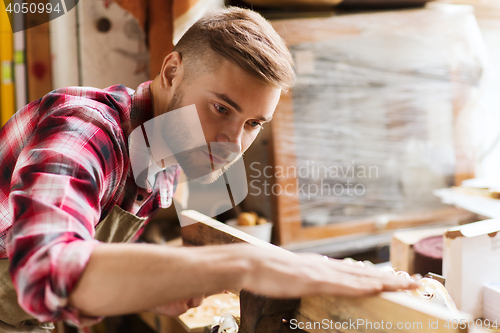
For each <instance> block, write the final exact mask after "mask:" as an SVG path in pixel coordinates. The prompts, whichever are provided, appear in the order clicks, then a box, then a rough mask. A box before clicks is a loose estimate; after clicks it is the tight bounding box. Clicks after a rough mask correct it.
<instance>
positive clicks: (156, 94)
mask: <svg viewBox="0 0 500 333" xmlns="http://www.w3.org/2000/svg"><path fill="white" fill-rule="evenodd" d="M149 87H150V90H151V100H152V101H153V116H154V117H158V116H159V115H161V114H163V113H164V112H165V110H166V109H167V107H168V103H169V101H165V100H164V99H162V98H161V96H162V94H161V90H162V88H161V83H160V77H159V76H156V77H155V79H154V80H153V82H151V85H150V86H149Z"/></svg>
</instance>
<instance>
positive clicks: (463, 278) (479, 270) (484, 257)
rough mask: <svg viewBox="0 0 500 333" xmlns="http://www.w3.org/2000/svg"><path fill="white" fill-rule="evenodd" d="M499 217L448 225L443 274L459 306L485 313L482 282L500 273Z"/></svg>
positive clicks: (496, 279)
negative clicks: (453, 225)
mask: <svg viewBox="0 0 500 333" xmlns="http://www.w3.org/2000/svg"><path fill="white" fill-rule="evenodd" d="M498 231H500V219H491V220H486V221H480V222H475V223H470V224H466V225H462V226H459V227H455V228H451V229H449V230H448V231H447V232H446V233H445V235H444V244H443V245H444V248H443V275H444V277H445V278H446V289H448V292H449V293H450V296H451V297H452V298H453V300H454V301H455V304H456V305H457V307H458V309H460V310H462V311H465V312H468V313H470V314H472V315H473V316H474V317H476V318H480V317H483V314H484V311H483V285H485V284H488V283H493V282H497V281H498V278H499V277H500V264H499V261H500V233H499V232H498Z"/></svg>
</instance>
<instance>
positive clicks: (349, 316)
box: [296, 292, 472, 333]
mask: <svg viewBox="0 0 500 333" xmlns="http://www.w3.org/2000/svg"><path fill="white" fill-rule="evenodd" d="M296 318H297V322H302V323H304V327H307V323H310V324H309V325H314V324H313V323H315V322H320V323H321V322H322V321H323V320H325V319H326V322H328V328H326V327H318V325H316V327H317V328H315V329H314V328H313V329H306V331H308V332H315V333H316V332H317V333H320V332H321V333H327V332H360V333H361V332H363V333H370V332H373V333H375V332H377V333H384V332H394V331H395V330H397V331H399V332H406V333H422V332H436V333H441V332H443V333H444V332H448V333H450V332H456V333H458V332H467V328H464V329H460V328H456V329H453V328H450V329H448V328H446V327H445V325H446V323H447V322H448V323H450V326H451V321H453V320H454V319H456V320H458V322H459V321H460V319H461V318H463V319H465V320H469V319H472V317H471V316H470V315H467V314H465V313H459V314H453V313H451V312H450V311H448V310H447V309H446V308H444V307H441V306H438V305H435V304H432V303H428V302H425V301H422V300H419V299H416V298H414V297H411V296H409V295H407V294H405V293H403V292H385V293H381V294H380V295H377V296H372V297H361V298H356V297H333V296H316V297H307V298H302V302H301V305H300V308H299V310H298V312H297V316H296ZM353 323H355V324H353ZM369 323H371V324H369ZM342 325H344V327H342ZM332 327H333V328H332Z"/></svg>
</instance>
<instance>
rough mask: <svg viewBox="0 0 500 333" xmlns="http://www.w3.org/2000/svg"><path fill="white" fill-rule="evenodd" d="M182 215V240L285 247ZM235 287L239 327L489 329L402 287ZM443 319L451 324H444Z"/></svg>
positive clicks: (413, 331) (266, 332)
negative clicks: (285, 290) (270, 290)
mask: <svg viewBox="0 0 500 333" xmlns="http://www.w3.org/2000/svg"><path fill="white" fill-rule="evenodd" d="M181 218H182V219H184V221H183V223H182V225H185V226H184V227H182V230H181V233H182V239H183V245H184V246H204V245H223V244H234V243H242V242H245V243H249V244H252V245H254V246H257V247H259V248H261V249H264V250H266V251H277V252H281V253H285V251H287V250H284V249H282V248H280V247H277V246H274V245H272V244H269V243H266V242H264V241H261V240H259V239H256V238H254V237H252V236H250V235H247V234H245V233H243V232H241V231H239V230H236V229H234V228H232V227H230V226H228V225H226V224H224V223H221V222H218V221H216V220H214V219H211V218H209V217H207V216H205V215H203V214H200V213H198V212H196V211H184V212H183V213H181ZM288 254H289V253H287V255H288ZM234 292H235V293H239V296H240V308H241V326H240V331H239V332H240V333H271V332H272V333H279V332H321V333H330V332H359V333H361V332H363V333H370V332H373V333H375V332H377V333H385V332H387V333H388V332H391V331H394V330H396V328H398V327H399V329H397V330H398V331H400V332H407V333H422V332H437V333H441V332H453V333H459V332H460V333H465V332H473V333H479V332H488V331H487V330H486V329H484V328H480V327H477V326H475V325H474V326H473V327H471V328H467V327H465V328H460V327H457V326H460V325H457V324H458V323H459V321H460V319H465V320H473V318H472V317H471V316H470V315H468V314H466V313H459V314H458V315H456V314H453V313H452V312H450V311H449V310H448V309H446V308H444V307H440V306H438V305H435V304H432V303H428V302H425V301H423V300H420V299H416V298H414V297H411V296H409V295H407V294H405V293H404V292H383V293H381V294H379V295H376V296H370V297H359V298H351V297H335V296H330V295H318V296H314V297H303V298H302V299H293V300H277V299H271V298H267V297H263V296H258V295H253V294H251V293H248V292H246V291H244V290H242V291H234ZM160 317H161V316H160ZM155 320H156V322H157V321H158V319H155ZM454 320H455V322H454ZM150 321H151V320H150ZM462 322H463V321H462ZM474 322H475V323H476V321H474ZM447 323H449V326H450V327H449V328H447V327H445V326H446V324H447ZM453 323H457V324H455V325H453ZM452 326H455V328H453V327H452ZM391 327H392V329H391ZM300 328H303V329H300ZM161 332H164V333H167V332H169V331H167V330H162V331H161ZM171 332H173V331H171ZM176 332H177V331H176Z"/></svg>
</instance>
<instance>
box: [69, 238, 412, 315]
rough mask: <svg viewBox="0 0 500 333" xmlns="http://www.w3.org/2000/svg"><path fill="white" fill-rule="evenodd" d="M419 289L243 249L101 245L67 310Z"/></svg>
mask: <svg viewBox="0 0 500 333" xmlns="http://www.w3.org/2000/svg"><path fill="white" fill-rule="evenodd" d="M414 287H416V285H415V284H414V283H413V282H410V281H407V280H405V279H402V278H399V277H396V276H391V275H388V274H387V273H384V272H381V271H379V270H377V269H374V268H365V267H356V266H352V265H348V264H345V263H342V262H341V261H338V260H324V257H322V256H320V255H294V254H292V253H290V254H286V253H282V252H281V251H280V252H277V251H276V252H275V251H264V250H262V249H258V248H256V247H254V246H252V245H246V244H235V245H221V246H206V247H199V248H170V247H166V246H157V245H149V244H100V245H98V246H97V247H96V248H95V249H94V251H93V253H92V255H91V257H90V260H89V262H88V264H87V267H86V268H85V270H84V272H83V275H82V276H81V279H80V281H79V282H78V284H77V286H76V288H75V289H74V290H73V292H72V294H71V295H70V304H71V305H73V306H74V307H76V308H78V309H80V310H81V311H82V312H83V313H84V314H87V315H92V316H110V315H117V314H124V313H133V312H139V311H144V310H147V309H151V308H154V307H157V306H160V305H162V304H167V303H171V302H175V301H178V300H182V299H190V298H192V297H196V296H200V295H208V294H213V293H216V292H218V291H221V290H227V289H245V290H247V291H250V292H253V293H256V294H261V295H266V296H270V297H276V298H294V297H300V296H306V295H315V294H332V295H346V296H361V295H368V294H373V293H377V292H379V291H382V290H397V289H408V288H414Z"/></svg>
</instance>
